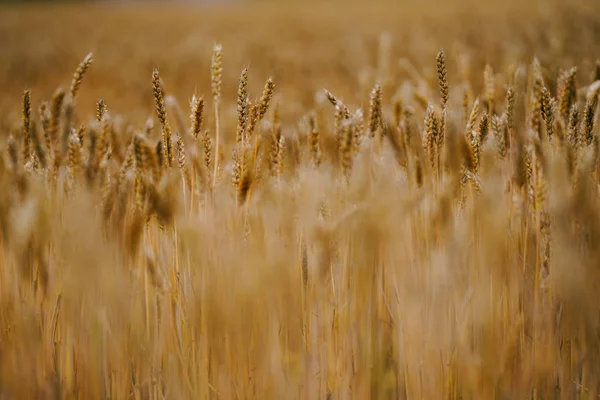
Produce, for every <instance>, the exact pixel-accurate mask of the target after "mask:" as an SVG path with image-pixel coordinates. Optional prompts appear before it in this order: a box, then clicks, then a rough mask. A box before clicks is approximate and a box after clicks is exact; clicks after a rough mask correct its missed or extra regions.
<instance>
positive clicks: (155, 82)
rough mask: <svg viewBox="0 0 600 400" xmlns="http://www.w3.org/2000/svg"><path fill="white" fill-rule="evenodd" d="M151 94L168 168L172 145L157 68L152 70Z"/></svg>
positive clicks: (171, 159) (171, 163) (171, 157)
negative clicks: (160, 127) (159, 125)
mask: <svg viewBox="0 0 600 400" xmlns="http://www.w3.org/2000/svg"><path fill="white" fill-rule="evenodd" d="M152 92H153V94H154V103H155V107H156V116H157V117H158V120H159V121H160V124H161V126H162V139H163V151H164V153H165V154H164V158H165V160H166V162H167V165H168V166H169V167H171V166H173V144H172V138H171V126H170V125H169V120H168V119H167V107H166V105H165V95H164V89H163V85H162V81H161V79H160V73H159V72H158V68H154V70H153V71H152Z"/></svg>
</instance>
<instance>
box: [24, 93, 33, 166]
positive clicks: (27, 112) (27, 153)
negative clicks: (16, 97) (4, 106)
mask: <svg viewBox="0 0 600 400" xmlns="http://www.w3.org/2000/svg"><path fill="white" fill-rule="evenodd" d="M22 113H23V163H24V164H27V162H28V161H29V159H30V157H31V91H30V90H29V89H26V90H25V91H24V92H23V110H22Z"/></svg>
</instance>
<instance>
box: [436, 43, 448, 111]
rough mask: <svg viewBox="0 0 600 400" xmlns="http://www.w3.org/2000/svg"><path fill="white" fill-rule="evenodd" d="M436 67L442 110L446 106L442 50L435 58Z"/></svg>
mask: <svg viewBox="0 0 600 400" xmlns="http://www.w3.org/2000/svg"><path fill="white" fill-rule="evenodd" d="M436 67H437V74H438V81H439V85H440V97H441V98H442V108H446V107H447V106H448V98H449V91H448V73H447V71H446V58H445V54H444V50H441V49H440V50H439V51H438V53H437V57H436Z"/></svg>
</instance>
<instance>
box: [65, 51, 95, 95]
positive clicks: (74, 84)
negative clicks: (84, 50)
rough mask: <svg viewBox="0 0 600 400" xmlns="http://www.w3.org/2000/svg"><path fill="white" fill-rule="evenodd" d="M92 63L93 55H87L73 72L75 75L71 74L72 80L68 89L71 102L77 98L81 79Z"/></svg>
mask: <svg viewBox="0 0 600 400" xmlns="http://www.w3.org/2000/svg"><path fill="white" fill-rule="evenodd" d="M93 61H94V54H93V53H89V54H88V55H86V56H85V58H84V59H83V61H81V63H79V65H78V66H77V69H76V70H75V73H74V74H73V80H72V81H71V89H70V94H71V98H72V99H73V100H75V98H76V97H77V93H78V92H79V87H80V86H81V82H82V81H83V77H84V76H85V73H86V72H87V70H88V68H89V67H90V65H91V64H92V62H93Z"/></svg>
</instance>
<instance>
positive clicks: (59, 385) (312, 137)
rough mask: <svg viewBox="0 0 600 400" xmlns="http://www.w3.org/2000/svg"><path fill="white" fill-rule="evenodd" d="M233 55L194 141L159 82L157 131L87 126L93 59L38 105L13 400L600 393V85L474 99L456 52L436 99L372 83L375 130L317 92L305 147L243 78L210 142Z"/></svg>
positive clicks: (7, 382) (8, 182) (17, 146)
mask: <svg viewBox="0 0 600 400" xmlns="http://www.w3.org/2000/svg"><path fill="white" fill-rule="evenodd" d="M222 53H223V49H222V47H221V46H220V45H216V46H215V47H214V49H213V57H212V66H211V70H210V73H211V78H212V88H211V89H212V105H213V107H214V118H212V117H207V118H205V110H206V109H207V108H208V106H209V104H207V103H208V101H205V99H204V97H202V96H201V95H198V94H194V95H193V97H192V99H191V101H190V111H189V123H186V122H185V117H184V112H183V111H182V109H181V107H180V106H179V103H178V102H177V101H176V100H175V98H174V97H172V96H169V95H168V94H167V93H168V92H167V89H166V88H168V85H167V86H165V85H164V84H163V80H162V78H161V75H160V74H159V70H158V69H154V70H153V72H152V79H151V86H150V84H149V89H150V87H151V89H152V93H153V95H154V104H155V117H156V118H154V117H151V118H149V119H148V121H147V123H146V124H145V126H134V125H132V124H129V123H127V122H126V121H125V120H124V119H123V118H121V117H120V116H118V115H113V114H111V112H110V104H106V103H105V101H104V100H103V99H99V100H98V102H97V109H96V110H94V117H93V118H91V120H90V121H87V122H84V121H80V120H78V118H79V115H81V110H78V109H77V101H76V100H77V94H78V91H79V89H80V86H81V84H82V82H83V81H84V78H85V75H86V72H87V71H88V69H90V67H91V64H92V62H93V58H92V54H89V55H88V56H87V57H85V59H84V60H83V61H82V62H81V64H80V65H79V67H78V68H77V70H76V72H75V74H74V77H73V80H72V83H71V86H70V90H68V91H66V90H65V89H63V88H59V89H58V90H56V92H55V93H54V95H53V96H52V98H51V99H50V100H49V101H41V102H38V101H36V96H35V93H32V92H31V91H30V90H25V91H24V93H23V98H22V123H21V124H20V126H21V128H22V129H19V130H18V131H15V132H12V134H10V136H8V139H7V140H6V141H5V143H4V149H3V151H2V153H1V154H2V157H1V158H0V161H1V162H0V185H1V187H2V190H1V191H0V210H1V212H0V228H1V240H0V241H1V242H2V244H3V246H2V250H1V251H2V253H1V254H0V265H1V270H0V328H1V329H0V397H2V398H4V397H6V398H73V397H75V398H90V399H92V398H119V399H121V398H123V399H125V398H137V399H140V398H144V399H145V398H148V399H155V398H156V399H160V398H176V399H178V398H226V399H228V398H310V399H319V398H322V399H329V398H340V399H346V398H406V399H414V398H419V399H421V398H428V399H441V398H447V399H459V398H462V399H467V398H477V399H484V398H485V399H491V398H498V399H500V398H521V399H525V398H531V399H554V398H561V399H571V398H579V399H592V398H596V397H598V396H599V395H600V336H599V332H600V305H599V304H598V302H597V301H596V300H597V298H596V295H597V293H598V290H599V289H600V268H598V266H599V265H600V248H598V246H597V243H599V241H600V203H599V197H598V189H599V186H598V184H599V179H600V160H599V150H600V143H599V140H598V135H599V130H598V101H599V96H600V63H599V64H598V65H597V67H596V70H595V74H594V76H593V77H592V79H591V80H590V79H586V78H584V77H581V76H578V74H577V71H578V70H577V69H576V68H572V69H567V70H564V71H559V73H558V76H557V77H551V76H549V75H548V73H544V69H543V67H542V65H540V63H539V62H538V61H537V59H533V60H532V62H531V63H530V65H515V66H514V67H513V68H511V70H510V71H508V72H507V73H505V74H503V73H498V72H496V71H495V70H494V68H493V67H492V66H491V65H487V66H486V67H485V69H484V70H483V71H482V77H483V82H484V85H483V93H481V94H479V95H477V94H476V93H474V89H473V86H472V81H475V78H474V77H471V76H470V75H469V74H462V77H463V78H462V82H459V81H456V82H452V81H450V82H449V76H453V75H452V74H450V73H449V70H448V68H447V57H446V56H445V54H444V52H443V51H441V50H440V51H439V53H438V55H437V57H436V60H432V64H433V61H435V66H436V69H437V75H436V76H437V82H435V81H433V82H431V81H428V80H427V79H426V78H424V77H423V76H421V75H420V74H419V72H418V71H416V69H414V70H413V74H412V78H411V80H410V82H409V83H408V85H404V86H403V87H404V88H405V89H406V88H408V89H409V90H404V91H398V92H397V93H393V92H392V93H390V88H392V87H394V84H393V83H390V82H388V81H382V80H380V81H377V82H373V83H374V84H373V89H372V92H371V95H370V98H369V99H365V100H368V109H366V110H363V109H362V108H361V107H355V106H353V105H351V104H346V103H345V102H344V100H343V99H342V98H340V97H338V96H336V95H335V94H333V93H331V92H330V91H327V90H323V92H322V93H320V95H321V97H319V96H317V99H321V100H322V101H319V100H318V101H317V103H316V104H315V107H314V109H312V110H307V112H306V114H305V116H306V117H305V118H303V119H302V120H301V121H300V123H299V124H298V125H297V126H296V125H294V126H290V125H286V124H284V123H283V122H282V120H281V118H280V113H279V108H280V107H281V104H284V102H283V101H282V100H281V99H280V98H277V97H275V96H274V94H275V92H276V90H275V84H274V81H273V79H272V78H269V79H267V81H266V83H265V84H264V88H263V89H262V91H260V90H259V91H258V92H257V96H256V97H252V96H251V92H252V90H251V87H250V80H249V70H248V68H244V69H243V70H242V72H241V74H240V78H239V85H238V91H237V102H236V104H235V105H234V109H235V115H236V117H237V118H236V122H235V124H227V125H220V123H219V121H220V119H222V118H224V115H227V114H223V110H226V109H224V108H223V106H224V104H221V98H222V97H221V94H222V93H221V90H222V76H223V75H222V72H223V54H222ZM92 70H93V66H92ZM457 76H458V75H457ZM149 78H150V77H149ZM149 81H150V80H149ZM584 82H585V83H586V84H584ZM149 83H150V82H149ZM436 86H437V87H439V98H437V96H435V95H433V96H427V95H426V93H435V91H436V90H437V89H435V87H436ZM432 89H433V90H432ZM148 95H150V90H149V91H148ZM38 103H39V105H38ZM89 112H90V113H91V112H92V110H89ZM365 119H366V121H365ZM156 120H158V123H156V122H155V121H156ZM209 122H210V123H209ZM232 125H233V126H235V130H233V131H231V132H229V131H226V130H223V129H220V127H221V128H222V127H223V126H232ZM227 154H231V156H230V157H229V156H227ZM231 183H232V184H233V185H232V184H231Z"/></svg>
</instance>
